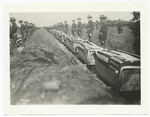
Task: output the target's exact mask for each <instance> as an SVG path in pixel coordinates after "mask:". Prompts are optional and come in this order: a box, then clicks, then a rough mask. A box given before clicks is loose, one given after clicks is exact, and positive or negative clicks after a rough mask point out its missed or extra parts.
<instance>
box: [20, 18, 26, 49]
mask: <svg viewBox="0 0 150 117" xmlns="http://www.w3.org/2000/svg"><path fill="white" fill-rule="evenodd" d="M19 23H20V34H21V35H22V44H23V46H24V44H25V40H24V31H25V27H24V24H23V20H19Z"/></svg>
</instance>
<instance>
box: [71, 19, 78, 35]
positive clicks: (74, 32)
mask: <svg viewBox="0 0 150 117" xmlns="http://www.w3.org/2000/svg"><path fill="white" fill-rule="evenodd" d="M73 21H74V20H73ZM71 31H72V35H73V36H75V35H76V33H77V25H76V23H75V22H73V23H72V26H71Z"/></svg>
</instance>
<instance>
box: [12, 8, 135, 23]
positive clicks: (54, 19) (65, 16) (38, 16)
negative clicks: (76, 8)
mask: <svg viewBox="0 0 150 117" xmlns="http://www.w3.org/2000/svg"><path fill="white" fill-rule="evenodd" d="M131 13H132V11H131V12H48V13H46V12H39V13H38V12H36V13H31V12H30V13H10V17H15V18H16V23H17V24H18V21H19V20H20V19H22V20H23V21H28V22H31V23H34V24H35V25H37V26H52V25H53V24H54V23H58V22H64V20H66V21H67V22H68V24H71V23H72V20H73V19H75V20H76V22H77V18H78V17H80V18H81V19H82V22H83V23H84V22H85V23H87V21H88V20H87V15H88V14H91V15H92V17H93V18H92V20H93V21H96V20H99V17H100V15H101V14H104V15H106V16H107V17H108V19H111V20H117V19H122V20H125V21H129V20H130V19H132V18H133V15H132V14H131Z"/></svg>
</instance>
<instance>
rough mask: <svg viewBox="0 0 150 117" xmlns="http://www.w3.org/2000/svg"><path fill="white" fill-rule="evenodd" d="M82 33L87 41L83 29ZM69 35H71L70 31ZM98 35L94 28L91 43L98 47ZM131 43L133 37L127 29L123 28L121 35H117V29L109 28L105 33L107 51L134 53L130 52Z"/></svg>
mask: <svg viewBox="0 0 150 117" xmlns="http://www.w3.org/2000/svg"><path fill="white" fill-rule="evenodd" d="M82 31H83V33H82V36H83V37H84V38H87V39H88V37H87V33H86V29H85V28H83V29H82ZM69 33H70V34H71V31H70V30H69ZM98 35H99V32H98V30H96V28H95V29H94V32H93V38H92V42H93V43H95V44H97V45H98V46H100V41H99V38H98ZM133 42H134V35H133V34H132V33H131V32H130V30H129V28H128V27H123V33H122V34H118V30H117V27H109V29H108V31H107V43H106V47H107V48H108V49H119V50H123V51H126V52H130V53H134V51H133V50H132V45H133Z"/></svg>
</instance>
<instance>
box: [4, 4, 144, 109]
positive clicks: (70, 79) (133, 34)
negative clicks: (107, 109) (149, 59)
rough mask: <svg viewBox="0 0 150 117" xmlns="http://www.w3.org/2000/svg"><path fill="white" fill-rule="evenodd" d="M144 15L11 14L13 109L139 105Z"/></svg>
mask: <svg viewBox="0 0 150 117" xmlns="http://www.w3.org/2000/svg"><path fill="white" fill-rule="evenodd" d="M33 7H34V5H33ZM43 7H44V6H43ZM35 8H36V7H35ZM141 14H142V12H141V10H130V11H129V10H128V11H125V10H124V11H122V10H120V11H119V10H110V11H105V10H98V11H93V10H91V11H90V9H89V11H84V10H81V11H79V10H77V11H76V12H75V11H69V9H68V11H63V10H62V11H61V10H60V11H59V12H58V11H57V12H55V11H50V10H49V11H42V12H38V11H37V12H35V11H34V12H33V11H32V12H28V11H27V12H22V11H18V12H13V11H11V12H9V13H8V18H9V19H8V20H7V21H8V24H9V25H7V27H5V29H7V30H8V31H9V34H8V35H7V37H9V41H7V42H9V43H8V45H7V46H8V48H9V49H8V51H9V62H8V63H9V70H10V74H9V79H10V82H9V90H10V92H9V93H10V97H9V104H10V106H19V105H23V106H25V105H26V106H27V107H28V106H29V105H31V106H36V105H41V106H44V105H46V106H49V105H50V106H57V105H63V106H65V105H76V106H78V105H80V106H82V105H83V106H90V105H92V106H93V105H98V106H105V105H110V106H113V105H115V106H117V105H118V106H119V105H121V106H130V105H131V106H141V105H142V100H143V99H144V98H142V94H144V93H143V92H142V91H143V90H142V84H141V82H142V75H141V71H143V69H142V67H141V62H142V60H144V59H141V57H142V55H143V52H144V51H142V47H143V46H141V45H142V44H141V40H143V39H141V38H142V34H141V32H142V22H141ZM5 22H6V21H5ZM37 111H38V110H37Z"/></svg>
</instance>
